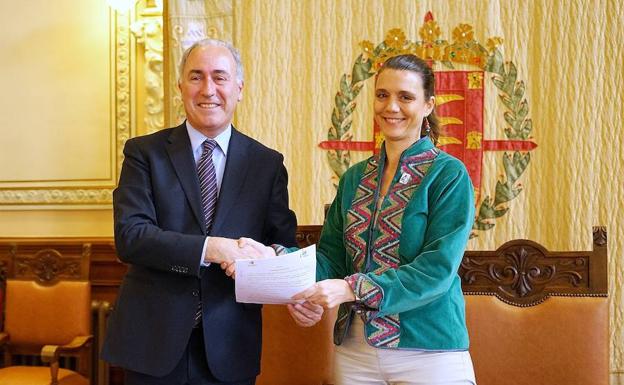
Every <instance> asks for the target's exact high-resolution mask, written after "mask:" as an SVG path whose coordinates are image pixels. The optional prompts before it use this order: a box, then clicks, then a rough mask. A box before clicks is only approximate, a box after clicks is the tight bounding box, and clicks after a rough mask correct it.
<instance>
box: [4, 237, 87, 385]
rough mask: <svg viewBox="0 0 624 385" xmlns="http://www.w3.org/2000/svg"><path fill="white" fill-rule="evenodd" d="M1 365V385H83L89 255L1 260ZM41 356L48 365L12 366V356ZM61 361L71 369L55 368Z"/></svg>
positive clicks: (47, 253)
mask: <svg viewBox="0 0 624 385" xmlns="http://www.w3.org/2000/svg"><path fill="white" fill-rule="evenodd" d="M4 263H5V264H6V266H7V267H6V271H7V274H6V275H7V280H6V287H5V294H4V299H5V319H4V329H3V332H2V333H0V345H1V346H2V347H4V354H5V360H4V361H5V365H4V367H3V368H0V384H2V385H26V384H28V385H39V384H41V385H88V384H89V383H90V382H89V378H90V376H91V356H92V351H91V340H92V335H91V293H90V292H91V287H90V284H89V281H88V277H89V253H88V252H87V253H85V252H83V253H80V254H78V255H62V254H61V253H60V252H59V251H57V250H55V249H44V250H40V251H38V252H37V253H36V254H31V255H28V253H25V254H24V255H19V254H18V253H17V248H15V249H13V250H12V251H11V252H10V253H9V256H8V257H5V258H4ZM28 355H40V357H41V361H42V362H45V363H49V366H22V365H13V358H14V357H16V356H28ZM61 357H69V359H71V360H75V361H76V365H75V367H76V370H75V371H73V370H68V369H63V368H60V367H59V361H60V359H61Z"/></svg>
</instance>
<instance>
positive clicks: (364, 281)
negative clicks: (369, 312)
mask: <svg viewBox="0 0 624 385" xmlns="http://www.w3.org/2000/svg"><path fill="white" fill-rule="evenodd" d="M345 281H347V283H348V284H349V286H351V290H353V292H354V293H355V296H356V297H357V298H359V302H360V303H361V304H363V305H365V306H367V307H369V308H373V309H377V308H378V307H379V304H380V303H381V300H382V298H383V291H382V290H381V287H379V285H377V284H376V283H375V282H373V281H372V280H371V279H370V278H368V277H367V276H366V274H362V273H356V274H353V275H350V276H348V277H346V278H345Z"/></svg>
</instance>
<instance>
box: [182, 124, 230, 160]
mask: <svg viewBox="0 0 624 385" xmlns="http://www.w3.org/2000/svg"><path fill="white" fill-rule="evenodd" d="M186 132H188V136H189V139H190V140H191V148H192V149H193V153H196V152H197V151H198V149H199V147H201V145H202V143H204V141H205V140H206V139H212V140H214V141H216V142H217V144H218V145H219V148H220V149H221V151H222V152H223V155H225V156H227V151H228V146H229V145H230V138H231V137H232V124H230V125H229V126H228V128H226V129H225V130H224V131H223V132H222V133H220V134H219V135H217V136H216V137H214V138H208V137H207V136H206V135H204V134H202V133H201V132H199V131H198V130H197V129H196V128H195V127H193V126H191V124H190V123H189V122H188V120H187V121H186Z"/></svg>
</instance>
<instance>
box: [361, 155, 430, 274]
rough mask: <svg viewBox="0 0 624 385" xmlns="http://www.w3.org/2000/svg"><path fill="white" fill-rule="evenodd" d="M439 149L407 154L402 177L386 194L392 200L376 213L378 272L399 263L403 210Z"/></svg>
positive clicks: (374, 258)
mask: <svg viewBox="0 0 624 385" xmlns="http://www.w3.org/2000/svg"><path fill="white" fill-rule="evenodd" d="M439 153H440V151H439V150H438V149H437V148H432V149H431V150H428V151H425V152H422V153H420V154H417V155H414V156H411V157H408V158H405V159H404V160H403V161H402V164H401V181H399V183H395V184H394V185H393V186H392V188H391V190H390V191H389V192H388V194H387V199H388V201H389V202H390V204H389V205H387V207H385V208H382V210H381V212H380V213H379V215H378V216H377V217H378V218H379V219H378V222H377V225H378V226H379V236H378V237H377V238H376V239H375V241H374V244H373V248H372V260H373V262H374V263H375V264H376V265H377V268H376V269H375V270H374V271H375V273H376V274H382V273H383V272H384V271H386V270H388V269H396V268H397V267H398V266H399V262H400V259H399V246H400V245H399V240H400V237H401V230H402V229H401V226H402V224H403V213H404V212H405V208H406V207H407V205H408V203H409V202H410V199H411V198H412V195H413V193H414V191H416V189H417V188H418V186H420V183H421V182H422V179H423V178H424V177H425V175H426V174H427V171H428V170H429V167H430V166H431V164H432V163H433V160H434V159H435V158H436V156H438V154H439Z"/></svg>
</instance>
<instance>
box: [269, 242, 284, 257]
mask: <svg viewBox="0 0 624 385" xmlns="http://www.w3.org/2000/svg"><path fill="white" fill-rule="evenodd" d="M271 248H272V249H273V250H275V255H284V254H288V249H287V248H285V247H284V246H282V245H276V244H273V245H271Z"/></svg>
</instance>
